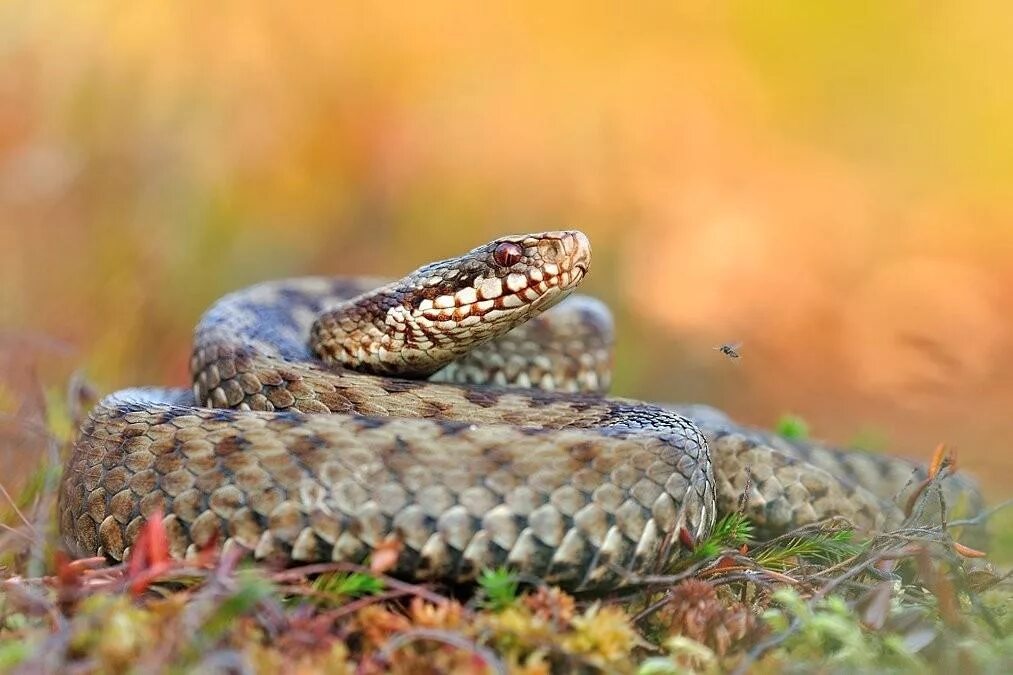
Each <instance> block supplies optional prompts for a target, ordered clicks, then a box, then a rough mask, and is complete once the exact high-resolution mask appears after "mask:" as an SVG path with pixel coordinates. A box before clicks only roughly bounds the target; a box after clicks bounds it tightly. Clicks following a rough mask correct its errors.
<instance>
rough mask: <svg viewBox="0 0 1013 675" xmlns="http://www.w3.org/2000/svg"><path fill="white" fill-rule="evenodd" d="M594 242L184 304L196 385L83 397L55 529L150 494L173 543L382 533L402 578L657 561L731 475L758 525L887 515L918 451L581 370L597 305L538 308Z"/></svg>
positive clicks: (338, 551)
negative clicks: (206, 306)
mask: <svg viewBox="0 0 1013 675" xmlns="http://www.w3.org/2000/svg"><path fill="white" fill-rule="evenodd" d="M589 262H590V245H589V244H588V241H587V239H586V237H584V235H583V234H581V233H579V232H550V233H544V234H538V235H524V236H518V237H506V238H502V239H499V240H497V241H494V242H492V243H490V244H487V245H485V246H482V247H479V248H477V249H475V250H473V251H471V252H469V253H468V254H466V255H464V256H461V257H459V258H455V259H451V260H447V261H444V262H440V263H434V264H432V265H428V266H426V267H423V268H421V269H419V270H417V271H416V272H415V273H413V274H411V275H409V276H407V277H405V278H404V279H402V280H401V281H398V282H395V283H393V284H388V285H377V284H374V283H370V282H366V281H352V280H339V279H322V278H310V279H295V280H287V281H279V282H270V283H265V284H261V285H258V286H254V287H252V288H250V289H246V290H244V291H240V292H237V293H234V294H232V295H229V296H226V297H225V298H223V299H222V300H220V301H219V302H218V303H216V304H215V305H214V306H213V307H212V308H211V309H210V310H209V311H208V312H207V313H206V314H205V316H204V317H203V318H202V320H201V322H200V324H199V325H198V327H197V330H196V334H195V344H194V353H193V360H192V364H191V365H192V373H193V377H194V384H193V391H192V392H191V391H188V390H172V389H135V390H126V391H122V392H118V393H116V394H113V395H111V396H109V397H107V398H106V399H104V400H103V401H102V402H101V403H100V404H99V405H98V406H97V407H96V408H95V409H94V410H93V411H92V412H91V414H90V416H89V418H88V419H87V420H86V422H85V424H84V425H83V428H82V430H81V433H80V436H79V438H78V440H77V442H76V443H75V446H74V450H73V453H72V456H71V457H70V459H69V461H68V464H67V467H66V470H65V473H64V479H63V484H62V487H61V491H60V505H59V513H60V528H61V532H62V533H63V535H64V537H65V540H66V542H67V544H68V546H70V547H71V548H72V549H73V550H75V551H76V552H79V553H82V554H99V555H105V556H108V557H110V558H112V559H115V560H122V559H123V558H124V557H125V556H127V555H128V554H129V547H130V545H131V543H132V542H133V541H134V539H135V537H136V536H137V534H138V532H139V530H140V528H141V525H142V524H143V523H144V522H145V518H146V517H147V516H149V515H150V514H152V513H153V512H155V511H156V510H161V511H162V512H164V514H165V521H164V522H165V526H166V530H167V532H168V534H169V539H170V548H171V553H172V554H173V555H174V556H177V557H183V556H186V555H192V554H194V553H196V552H197V551H199V550H201V549H202V548H203V547H206V546H208V545H212V544H215V543H216V542H217V543H222V544H223V545H224V546H226V547H231V546H236V545H239V546H243V547H245V548H248V549H250V550H251V551H253V553H254V555H255V556H256V557H257V558H258V559H277V560H280V561H283V562H287V561H317V560H347V561H354V562H361V561H363V560H364V559H365V558H366V557H368V556H369V554H370V553H371V552H372V551H373V550H375V549H376V548H377V547H379V546H381V545H385V543H387V542H390V541H392V540H396V541H397V542H398V544H397V548H398V550H399V551H400V553H399V556H398V562H397V565H396V567H395V569H394V570H393V571H394V573H396V574H399V575H402V576H405V577H409V578H415V579H431V578H432V579H447V580H455V581H468V580H471V579H474V578H475V576H476V574H477V573H478V572H479V571H480V570H481V569H482V568H485V567H495V566H499V565H503V564H506V565H510V566H512V567H513V568H515V569H517V570H518V571H520V572H523V573H528V574H531V575H535V576H538V577H540V578H543V579H546V580H547V581H550V582H553V583H558V584H561V585H563V586H564V587H567V588H570V589H575V590H582V589H591V588H609V587H614V586H618V585H621V584H623V583H625V582H627V581H629V580H631V579H633V578H635V576H636V575H638V574H644V573H649V572H652V571H656V570H659V569H663V568H664V567H665V565H666V564H668V562H669V561H671V560H673V559H674V558H676V557H678V556H679V555H680V554H682V553H684V550H685V548H686V547H687V546H689V545H691V544H692V542H693V541H696V540H698V539H699V538H701V537H703V536H705V535H706V534H707V533H708V532H709V531H710V528H711V527H712V526H713V524H714V522H715V518H716V516H717V514H718V513H720V512H727V511H729V510H733V509H735V508H736V507H737V505H738V502H739V500H740V496H742V495H744V496H745V509H746V513H747V515H749V516H750V517H751V518H752V519H753V520H754V521H755V522H756V523H757V525H758V526H759V527H760V531H761V532H762V533H765V534H774V533H777V532H780V531H784V530H786V529H789V528H791V527H794V526H798V525H802V524H805V523H809V522H814V521H817V520H820V519H823V518H826V517H830V516H843V517H846V518H848V519H850V520H851V521H852V522H853V523H855V525H856V526H858V527H860V528H865V529H878V528H882V527H885V526H888V525H891V524H896V523H898V522H899V521H900V520H901V518H902V515H901V514H900V512H899V510H898V509H897V508H896V507H895V506H894V505H893V503H892V502H891V501H890V500H889V498H890V497H892V496H894V495H895V494H897V493H898V492H899V491H900V490H901V489H902V488H903V487H904V485H905V484H906V483H910V482H911V478H912V472H913V471H916V469H914V468H913V467H912V465H910V464H907V463H905V462H902V461H901V460H896V459H892V458H886V457H879V456H874V455H863V454H856V453H844V452H840V451H835V450H831V449H825V448H819V447H816V446H804V445H796V444H792V443H790V442H788V441H786V440H784V439H781V438H778V437H776V436H773V435H771V434H767V433H764V432H761V431H757V430H751V429H746V428H743V427H739V426H737V425H734V424H733V423H731V422H730V421H729V420H727V418H725V417H724V416H723V415H721V414H720V413H717V412H716V411H712V410H710V409H705V408H700V407H687V408H683V409H672V408H668V407H661V406H657V405H651V404H646V403H642V402H638V401H630V400H624V399H616V398H607V397H605V396H602V395H600V394H598V393H593V392H595V391H597V390H599V389H603V388H605V387H607V383H608V372H607V366H608V364H609V360H610V351H609V350H610V341H611V333H610V330H611V327H610V323H609V320H608V318H607V317H603V315H602V313H601V309H600V306H599V305H597V304H596V303H595V302H594V301H591V300H589V299H585V298H580V297H577V296H574V297H571V298H569V299H567V300H566V301H565V302H563V303H561V304H560V305H558V306H557V307H555V308H553V309H552V310H550V311H549V312H547V313H546V314H542V315H538V316H536V315H537V314H538V313H539V312H541V311H543V310H545V309H547V308H549V307H550V306H552V305H554V304H555V303H558V302H559V301H560V300H561V299H562V298H563V297H564V296H565V295H566V294H567V293H569V291H571V290H572V289H573V288H574V287H575V286H576V285H577V284H578V283H579V282H580V281H581V280H582V278H583V276H584V274H585V272H586V270H587V266H588V264H589ZM589 326H590V327H589ZM353 368H354V369H356V370H353ZM395 375H396V376H395ZM409 377H410V378H421V377H429V378H430V379H428V380H424V379H407V378H409ZM448 382H450V383H448ZM453 382H457V384H455V383H453ZM461 382H463V383H465V384H460V383H461ZM558 389H564V390H565V389H569V390H570V391H550V390H558ZM589 392H592V393H589ZM682 413H685V414H682ZM691 418H692V420H693V421H691ZM863 486H864V487H863Z"/></svg>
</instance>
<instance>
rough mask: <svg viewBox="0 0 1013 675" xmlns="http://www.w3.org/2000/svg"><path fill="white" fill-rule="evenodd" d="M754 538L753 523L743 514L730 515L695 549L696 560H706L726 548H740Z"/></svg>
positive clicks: (716, 525) (720, 521) (715, 526)
mask: <svg viewBox="0 0 1013 675" xmlns="http://www.w3.org/2000/svg"><path fill="white" fill-rule="evenodd" d="M752 536H753V523H751V522H750V521H749V519H748V518H746V517H745V516H744V515H742V514H741V513H729V514H728V515H726V516H725V517H724V518H722V519H721V520H719V521H718V522H717V523H716V524H715V525H714V529H713V530H711V533H710V535H709V536H708V537H707V538H706V539H703V540H702V541H700V542H699V543H698V544H697V546H696V548H695V549H693V559H694V560H706V559H707V558H711V557H713V556H715V555H717V554H718V553H720V552H721V550H722V549H726V548H738V547H740V546H742V545H743V544H745V543H746V542H748V541H749V539H750V538H751V537H752Z"/></svg>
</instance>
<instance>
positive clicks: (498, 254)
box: [492, 241, 524, 267]
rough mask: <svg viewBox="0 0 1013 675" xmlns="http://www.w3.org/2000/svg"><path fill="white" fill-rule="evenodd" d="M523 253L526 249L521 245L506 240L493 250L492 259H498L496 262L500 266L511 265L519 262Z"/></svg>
mask: <svg viewBox="0 0 1013 675" xmlns="http://www.w3.org/2000/svg"><path fill="white" fill-rule="evenodd" d="M523 255H524V251H523V250H522V249H521V247H520V246H518V245H517V244H513V243H511V242H508V241H505V242H503V243H502V244H500V245H498V246H497V247H496V250H494V251H493V252H492V259H493V260H494V261H496V264H497V265H499V266H500V267H510V266H512V265H515V264H517V262H519V261H520V259H521V257H522V256H523Z"/></svg>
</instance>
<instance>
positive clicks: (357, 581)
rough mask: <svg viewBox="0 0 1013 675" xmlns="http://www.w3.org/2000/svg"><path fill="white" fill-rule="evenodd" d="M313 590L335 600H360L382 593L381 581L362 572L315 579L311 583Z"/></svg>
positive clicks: (335, 573) (335, 574)
mask: <svg viewBox="0 0 1013 675" xmlns="http://www.w3.org/2000/svg"><path fill="white" fill-rule="evenodd" d="M313 590H314V591H316V592H318V593H321V594H325V595H329V596H333V598H334V599H335V600H342V599H345V598H361V597H362V596H364V595H376V594H377V593H380V592H381V591H383V581H382V580H380V579H377V578H376V577H374V576H373V575H372V574H366V573H364V572H348V573H345V572H332V573H330V574H322V575H320V576H319V577H317V579H316V580H315V581H314V582H313Z"/></svg>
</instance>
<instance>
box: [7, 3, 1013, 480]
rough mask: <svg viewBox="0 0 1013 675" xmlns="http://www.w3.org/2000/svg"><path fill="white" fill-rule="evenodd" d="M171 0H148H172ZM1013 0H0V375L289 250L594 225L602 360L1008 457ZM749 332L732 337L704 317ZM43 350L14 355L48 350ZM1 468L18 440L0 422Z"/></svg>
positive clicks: (332, 266)
mask: <svg viewBox="0 0 1013 675" xmlns="http://www.w3.org/2000/svg"><path fill="white" fill-rule="evenodd" d="M153 5H154V6H153ZM1011 21H1013V6H1006V5H1002V4H996V3H987V2H980V3H979V2H970V3H967V2H962V3H949V2H942V3H929V4H926V3H923V2H913V1H911V2H896V3H818V4H813V3H797V2H788V1H787V0H773V1H771V0H767V1H761V0H748V1H746V0H743V1H739V2H718V3H654V2H648V3H639V4H633V5H630V6H627V7H620V5H619V4H615V3H550V4H548V5H547V4H546V3H534V2H511V3H503V4H495V5H493V4H484V3H483V5H482V9H481V10H479V9H476V8H474V7H471V6H465V5H462V4H461V3H435V4H434V3H425V8H424V9H423V8H422V5H421V4H420V5H417V6H416V5H413V4H410V3H409V4H404V3H401V4H396V5H389V6H386V7H379V8H378V7H372V6H367V4H366V3H363V4H355V5H350V4H346V3H328V2H310V3H303V4H301V5H300V7H298V8H296V7H294V6H287V5H284V6H283V5H282V4H280V3H279V4H277V5H273V6H271V7H266V6H264V5H261V4H259V3H239V2H221V3H197V2H192V1H183V0H180V1H178V2H172V3H142V4H134V3H112V2H90V3H73V2H67V1H65V0H58V1H54V2H47V3H34V2H22V1H13V2H7V3H4V4H3V5H2V6H0V35H2V39H0V54H2V58H0V330H2V333H0V350H2V351H3V356H2V357H0V368H3V369H4V370H3V372H2V373H0V407H2V409H3V410H5V411H7V412H11V411H15V410H17V408H18V406H19V405H20V404H21V401H20V394H21V392H22V391H23V390H24V378H25V377H32V378H38V379H41V380H42V382H43V383H44V384H46V386H48V387H51V388H54V389H56V388H59V387H62V386H63V383H64V382H65V381H66V378H67V376H68V375H69V374H70V373H71V372H72V371H74V370H76V369H79V368H81V369H84V371H85V372H86V373H87V375H88V377H89V378H90V379H91V380H92V381H94V382H95V383H96V384H97V385H98V386H99V388H100V389H101V390H102V391H109V390H111V389H113V388H116V387H120V386H126V385H133V384H138V383H183V382H185V380H186V362H187V356H188V349H189V339H190V331H191V328H192V326H193V324H194V322H195V321H196V319H197V317H198V316H199V314H200V312H201V311H202V310H203V309H204V308H205V307H206V306H207V305H208V304H209V303H210V302H212V301H213V300H214V299H215V298H216V297H218V296H219V295H221V294H222V293H223V292H226V291H228V290H231V289H234V288H237V287H240V286H243V285H245V284H248V283H251V282H254V281H258V280H263V279H270V278H276V277H283V276H290V275H301V274H314V273H335V274H336V273H346V274H360V273H370V274H385V275H397V274H401V273H404V272H407V271H409V270H411V269H414V268H415V267H416V266H418V265H419V264H421V263H424V262H426V261H428V260H431V259H437V258H441V257H446V256H449V255H455V254H458V253H460V252H463V251H464V250H466V249H468V248H470V247H472V246H474V245H477V244H478V243H481V242H482V241H484V240H487V239H489V238H491V237H493V236H495V235H497V234H501V233H504V232H511V231H534V230H541V229H560V228H566V227H577V228H580V229H583V230H584V231H585V232H587V233H588V235H589V236H590V238H591V241H592V244H593V246H594V263H593V265H592V273H591V276H590V277H589V279H588V280H587V282H586V284H585V288H586V290H587V291H589V292H591V293H594V294H596V295H598V296H600V297H602V298H604V299H605V300H607V301H608V302H609V303H610V304H611V305H612V306H613V307H614V308H615V309H616V312H617V318H618V322H619V324H618V325H619V351H618V372H617V381H616V390H617V392H618V393H621V394H623V395H628V396H636V397H644V398H652V399H659V400H693V401H703V402H707V403H711V404H714V405H717V406H719V407H721V408H723V409H725V410H727V411H729V412H730V413H732V414H733V415H734V416H735V417H736V418H738V419H740V420H742V421H745V422H749V423H754V424H761V425H766V426H770V425H772V424H774V423H775V422H776V420H777V419H778V418H779V417H780V416H781V415H782V414H784V413H787V412H791V413H795V414H798V415H800V416H802V417H803V418H804V419H805V420H807V421H808V423H809V426H810V427H811V429H812V433H813V434H814V435H816V436H819V437H822V438H827V439H830V440H833V441H835V442H838V443H858V444H860V445H865V446H874V447H877V448H881V449H889V450H892V451H897V452H902V453H906V454H909V455H914V456H919V457H926V456H928V454H929V453H930V452H931V451H932V449H933V447H934V446H935V445H936V443H937V442H940V441H946V442H949V443H951V444H952V445H954V446H956V447H957V448H959V450H960V451H961V453H962V454H961V457H962V463H963V465H964V467H965V468H966V470H968V471H970V472H972V473H974V474H976V475H977V476H979V477H980V478H981V479H982V480H983V482H984V483H985V485H986V487H987V489H988V490H989V492H990V493H991V494H992V495H993V496H998V495H1001V494H1002V493H1003V491H1004V490H1005V491H1006V492H1008V487H1007V486H1008V484H1009V479H1010V477H1011V473H1013V458H1011V454H1010V452H1009V449H1010V447H1011V444H1013V441H1011V439H1013V412H1011V411H1013V366H1011V364H1010V360H1009V359H1008V358H1007V355H1008V354H1010V353H1013V319H1011V312H1013V264H1011V263H1013V200H1011V197H1013V189H1011V186H1013V87H1011V86H1010V82H1013V42H1011V41H1010V40H1009V35H1008V30H1007V28H1008V26H1009V25H1010V22H1011ZM739 340H741V341H742V342H743V347H742V354H743V358H742V359H740V360H739V361H737V362H732V361H730V360H728V359H726V358H724V357H722V356H721V355H720V354H719V353H718V352H715V351H714V350H713V349H712V347H713V346H714V345H716V344H720V343H723V342H733V341H739ZM33 361H34V362H36V366H35V367H34V368H29V367H28V365H29V364H30V363H31V362H33ZM7 445H8V447H6V448H4V449H3V452H2V454H0V460H2V462H3V463H4V465H5V469H7V468H8V467H10V471H9V472H8V473H11V474H16V473H18V472H21V471H25V470H27V468H30V467H31V466H32V465H33V464H34V462H35V461H36V460H35V457H34V456H32V455H31V454H30V453H28V452H27V451H26V450H25V448H26V447H27V445H23V444H19V443H18V442H8V443H7Z"/></svg>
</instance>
